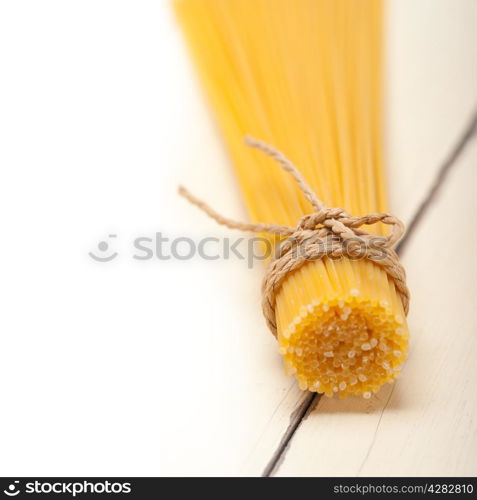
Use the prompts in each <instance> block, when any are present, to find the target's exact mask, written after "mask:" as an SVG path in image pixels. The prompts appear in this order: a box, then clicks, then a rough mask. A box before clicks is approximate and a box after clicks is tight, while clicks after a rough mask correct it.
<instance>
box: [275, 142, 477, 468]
mask: <svg viewBox="0 0 477 500" xmlns="http://www.w3.org/2000/svg"><path fill="white" fill-rule="evenodd" d="M476 164H477V140H476V139H475V138H474V139H473V140H472V142H471V143H470V144H469V145H468V147H467V149H466V151H465V153H464V155H463V157H462V158H461V160H460V161H459V162H458V164H456V165H455V167H454V169H453V171H452V172H451V174H450V176H449V178H448V180H447V182H446V183H445V185H444V186H442V188H441V190H440V192H439V195H438V197H437V198H436V199H435V200H434V204H433V206H432V207H431V209H430V211H429V213H428V215H427V217H426V218H425V219H423V220H422V221H421V223H420V226H419V230H418V231H416V233H415V234H414V235H413V237H412V240H411V241H410V242H409V243H408V246H407V248H406V251H405V255H404V257H403V262H404V264H405V265H406V267H407V269H408V273H409V283H410V286H411V289H412V291H413V303H412V309H411V314H410V327H411V331H412V332H413V335H412V340H411V355H410V358H409V360H408V362H407V366H406V367H405V369H404V370H403V374H402V377H401V378H400V379H399V380H398V381H397V382H396V383H395V384H394V385H392V386H388V388H386V390H384V391H381V392H380V393H379V394H378V395H377V396H374V397H373V398H372V399H371V400H370V401H365V400H363V399H358V398H353V399H349V400H347V401H345V402H343V401H340V400H338V399H326V398H322V399H321V400H320V402H319V403H318V405H317V407H316V409H315V410H314V411H313V412H312V413H311V414H310V415H309V416H308V418H307V419H306V420H304V421H303V423H302V425H301V427H300V428H299V430H298V431H297V432H296V434H295V436H294V438H293V440H292V442H291V446H290V448H289V450H288V452H287V454H286V456H285V459H284V461H283V463H282V464H281V466H280V468H279V470H278V475H324V476H328V475H329V476H341V475H344V476H374V475H378V476H400V475H402V476H408V475H409V476H475V475H476V474H477V424H476V422H475V419H474V415H475V413H476V412H477V391H476V390H475V386H474V384H475V382H476V381H477V364H476V363H475V359H476V357H477V336H476V332H477V317H476V315H475V304H476V301H477V285H476V283H477V264H476V263H475V256H476V255H477V238H476V236H475V232H474V230H473V227H474V226H475V223H474V222H473V214H474V213H475V211H476V210H477V199H476V197H475V188H474V187H475V183H476V180H477V175H476V169H475V166H476Z"/></svg>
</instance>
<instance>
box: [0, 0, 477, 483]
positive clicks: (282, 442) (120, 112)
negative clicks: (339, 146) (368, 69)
mask: <svg viewBox="0 0 477 500" xmlns="http://www.w3.org/2000/svg"><path fill="white" fill-rule="evenodd" d="M21 4H23V3H21ZM40 4H41V6H40ZM19 5H20V3H15V2H5V3H4V4H2V7H0V8H1V9H2V12H1V15H0V37H3V38H4V41H2V43H0V65H1V67H2V68H4V69H5V75H7V76H6V78H2V79H1V81H0V96H1V97H0V100H1V107H2V114H1V115H2V116H1V118H0V135H1V137H2V138H4V139H5V140H4V144H3V146H2V148H1V151H0V155H1V158H0V162H1V164H2V165H5V166H6V168H5V169H3V168H2V172H1V176H2V178H1V179H0V189H1V190H2V193H1V194H2V195H1V196H0V210H1V211H2V213H3V214H6V216H5V217H4V218H3V223H2V224H3V231H2V235H3V238H4V239H3V241H2V251H3V252H4V256H2V259H1V261H0V274H1V276H2V287H1V289H0V300H1V301H2V314H1V315H0V331H1V332H2V334H1V337H0V339H1V345H0V348H1V349H2V353H3V356H2V363H0V379H1V380H2V387H3V389H2V391H3V395H2V400H3V402H4V405H5V406H4V410H3V411H2V412H0V443H2V444H1V447H0V448H1V449H0V472H1V473H2V475H7V476H8V475H11V476H15V475H32V476H37V475H49V476H57V475H58V476H59V475H66V476H68V475H70V476H72V475H79V476H81V475H91V476H94V475H100V476H101V475H103V476H104V475H110V476H114V475H118V476H120V475H125V476H127V475H152V476H156V475H263V474H264V475H277V476H280V475H317V476H319V475H331V476H341V475H349V476H358V475H369V476H373V475H431V476H432V475H456V476H457V475H477V423H476V419H475V414H476V413H477V390H476V383H477V363H476V359H477V316H476V315H475V305H476V301H477V260H476V258H477V236H476V235H475V229H476V227H475V215H474V214H475V212H476V210H477V196H476V195H475V193H474V191H475V186H476V181H477V170H476V169H477V136H475V135H474V136H473V137H470V134H468V133H467V132H468V131H469V126H470V123H471V120H472V119H473V118H474V117H475V115H474V113H475V112H476V110H477V65H476V63H475V62H476V60H477V30H476V29H475V27H476V26H477V3H476V2H475V0H419V1H415V0H390V2H389V9H388V12H387V18H388V30H387V37H388V38H387V41H386V47H387V49H386V50H387V58H386V59H387V62H388V63H387V68H386V71H387V94H386V95H387V97H386V103H387V110H386V117H387V165H388V171H389V185H390V198H391V209H392V211H393V212H394V213H396V215H398V216H400V217H401V218H403V219H404V220H405V221H406V222H407V224H408V226H409V227H410V228H411V229H410V231H409V233H408V235H407V238H406V240H405V245H404V246H403V247H402V259H403V262H404V264H405V266H406V268H407V271H408V275H409V285H410V288H411V292H412V303H411V312H410V317H409V321H410V328H411V334H412V339H411V354H410V358H409V361H408V362H407V365H406V366H405V369H404V371H403V374H402V378H400V379H399V380H398V381H397V383H396V384H394V385H393V386H387V387H386V388H384V389H383V390H382V391H381V392H380V393H379V394H378V395H376V396H374V397H373V398H372V399H371V400H364V399H347V400H344V401H343V400H337V399H325V398H321V399H320V398H318V397H315V396H313V395H311V394H310V393H307V392H302V391H300V390H299V388H298V386H297V384H296V382H295V381H294V379H293V378H288V377H286V376H285V375H284V372H283V368H282V364H281V358H280V355H279V354H278V351H277V346H276V342H275V339H274V338H273V337H272V336H271V335H270V333H269V332H268V331H267V329H266V327H265V324H264V321H263V318H262V316H261V312H260V307H259V301H260V297H259V288H260V280H261V276H262V273H263V269H262V268H261V266H260V264H258V265H256V266H255V267H254V268H253V269H248V268H247V265H246V263H245V262H243V261H239V260H237V259H229V260H223V259H221V260H219V261H203V260H200V259H194V260H192V261H187V262H186V261H177V260H170V261H161V260H158V259H154V260H151V261H148V262H140V261H137V260H134V259H132V258H131V248H130V245H129V244H130V242H131V241H132V239H133V238H135V237H137V236H140V235H146V236H152V235H154V233H155V232H156V231H161V232H163V233H164V235H166V236H169V237H174V236H189V237H192V238H194V239H197V238H200V237H203V236H216V237H224V238H225V237H230V236H231V235H230V233H229V231H228V230H226V229H222V228H220V227H217V226H216V225H215V224H214V223H213V222H211V221H210V220H209V219H208V218H206V217H204V216H203V214H201V213H199V212H198V211H197V210H195V209H194V208H193V207H190V206H189V205H188V204H187V203H185V202H184V201H183V200H182V199H180V198H179V197H178V196H177V194H176V189H177V185H178V184H179V183H185V184H187V185H188V186H189V187H190V188H191V189H192V190H193V191H194V192H195V193H197V194H199V195H200V196H201V197H203V198H204V199H207V200H209V201H210V202H211V204H213V206H214V207H217V208H218V209H220V211H221V212H222V213H224V214H227V215H229V216H231V217H234V218H237V219H238V220H242V219H244V217H245V211H244V207H243V204H242V200H241V196H240V193H239V192H238V187H237V183H236V182H235V179H234V175H233V171H232V169H231V167H229V164H228V159H227V155H226V153H225V151H224V149H223V147H222V145H221V143H220V140H219V135H218V133H217V130H216V128H215V124H214V123H213V121H212V119H211V117H210V114H209V111H208V109H207V105H206V104H205V102H204V100H203V97H202V92H201V89H200V87H199V84H198V82H197V79H196V76H195V73H194V71H193V68H192V65H191V62H190V59H189V56H188V54H187V52H186V49H185V47H184V44H183V40H182V37H181V34H180V31H179V29H178V27H177V25H176V24H175V21H174V19H173V17H172V15H171V12H170V9H169V2H168V1H167V0H163V1H162V2H157V1H151V2H140V3H134V2H130V3H128V2H115V1H113V0H111V1H110V0H104V1H101V2H82V3H81V4H77V3H74V2H72V3H65V2H55V1H53V0H52V1H47V2H41V3H38V2H31V5H30V7H29V9H30V10H28V12H27V13H26V12H25V11H23V10H22V8H20V7H18V6H19ZM74 5H76V6H74ZM133 6H134V7H133ZM3 38H2V40H3ZM4 42H5V43H4ZM466 133H467V136H468V137H467V136H466ZM458 145H460V148H459V150H458V153H459V154H457V155H456V158H451V155H452V152H453V151H456V148H457V146H458ZM449 159H451V160H452V161H448V160H449ZM446 165H447V167H448V168H446V170H445V172H444V173H445V175H441V174H442V173H443V171H442V168H443V166H446ZM433 186H436V187H437V189H435V190H433ZM426 200H427V201H428V203H427V204H426V203H424V202H426ZM423 203H424V205H423ZM110 233H116V234H117V235H118V236H117V241H116V244H117V250H118V251H119V257H118V258H117V259H116V260H115V261H114V262H111V263H110V264H107V265H106V264H97V263H94V262H92V261H91V259H89V257H88V251H89V250H91V249H92V247H94V245H95V244H96V243H97V242H98V241H99V239H101V238H102V237H104V236H105V235H107V234H110ZM235 236H237V237H239V235H234V237H235Z"/></svg>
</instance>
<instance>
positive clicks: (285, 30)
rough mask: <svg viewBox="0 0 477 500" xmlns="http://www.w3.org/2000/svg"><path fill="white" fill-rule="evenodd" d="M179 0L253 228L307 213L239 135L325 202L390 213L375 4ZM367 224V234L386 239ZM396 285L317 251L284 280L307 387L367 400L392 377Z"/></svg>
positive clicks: (400, 354)
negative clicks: (279, 156)
mask: <svg viewBox="0 0 477 500" xmlns="http://www.w3.org/2000/svg"><path fill="white" fill-rule="evenodd" d="M175 6H176V10H177V12H178V14H179V18H180V20H181V23H182V25H183V27H184V31H185V34H186V37H187V39H188V41H189V45H190V47H191V50H192V52H193V55H194V57H195V60H196V62H197V67H198V69H199V72H200V74H201V77H202V80H203V82H204V85H205V88H206V91H207V94H208V97H209V99H210V102H211V104H212V107H213V110H214V112H215V115H216V117H217V120H218V122H219V124H220V127H221V130H222V132H223V135H224V139H225V141H226V143H227V145H228V148H229V151H230V154H231V158H232V161H233V163H234V166H235V169H236V172H237V175H238V179H239V182H240V185H241V188H242V192H243V193H244V197H245V202H246V205H247V208H248V212H249V215H250V218H251V220H252V221H253V222H261V223H262V222H268V223H275V224H277V225H281V226H287V227H296V226H297V223H298V222H299V221H301V220H302V219H303V216H304V215H305V214H310V206H309V204H308V200H307V199H306V197H305V196H303V192H302V190H300V188H299V186H297V183H296V182H295V179H293V176H290V175H289V173H287V172H284V171H283V170H281V169H279V168H277V166H276V164H275V163H274V160H273V158H269V157H268V156H267V155H264V154H263V152H262V153H261V152H259V151H256V150H254V149H250V148H246V147H244V145H243V137H244V136H246V135H251V136H254V137H257V138H260V139H263V140H264V141H266V143H268V144H270V145H273V146H274V147H275V148H277V149H278V150H280V151H282V152H284V153H285V154H286V156H287V157H288V158H290V159H291V160H292V161H293V164H294V165H295V166H296V167H297V169H298V170H299V171H300V172H301V175H302V176H303V178H304V179H306V182H307V184H308V185H309V186H310V190H312V191H313V192H314V193H316V195H317V196H318V198H319V200H320V202H322V203H323V204H324V205H325V206H327V207H342V208H343V209H345V210H346V212H343V213H349V214H352V215H356V214H358V215H363V214H368V213H373V212H385V210H386V191H385V185H384V184H385V183H384V168H383V160H382V137H381V131H382V123H381V84H382V82H381V52H380V47H381V46H382V40H381V36H382V3H381V0H360V1H359V2H356V1H353V0H176V2H175ZM260 144H262V146H263V147H262V148H261V149H266V147H267V145H266V144H263V143H260ZM259 149H260V148H259ZM272 156H273V154H272ZM275 156H276V155H275ZM330 213H334V212H330ZM336 213H337V214H338V212H336ZM344 219H345V217H344V216H343V219H342V220H344ZM337 220H338V216H337ZM369 220H371V221H372V219H369ZM369 224H370V225H369V226H366V228H365V229H366V232H367V233H371V234H375V235H376V236H384V235H385V234H386V228H385V227H384V225H382V224H379V223H378V224H374V223H373V222H370V223H369ZM371 224H372V225H371ZM320 227H321V226H320ZM268 237H270V238H271V241H273V243H274V244H275V243H276V238H274V237H273V235H268ZM398 284H399V283H398V282H397V281H396V280H395V279H393V277H392V276H390V275H389V274H388V273H387V272H386V270H385V269H384V268H383V267H382V266H380V265H378V264H377V263H376V262H373V261H371V260H369V259H361V260H355V259H351V258H348V257H346V256H344V257H341V258H339V259H336V258H332V257H331V256H330V255H325V256H323V257H322V258H318V259H315V260H310V261H307V262H306V263H304V264H303V265H301V266H300V267H298V268H297V269H296V270H293V271H292V272H289V273H287V274H286V276H285V277H284V279H283V281H281V283H280V286H279V288H277V290H276V294H274V298H273V301H274V303H273V305H274V308H273V316H274V317H273V321H272V323H273V325H272V331H274V333H275V334H276V336H277V339H278V343H279V350H280V352H281V354H282V355H283V358H284V361H285V367H286V370H287V372H288V373H290V374H295V376H296V378H297V379H298V382H299V385H300V387H301V388H302V389H309V390H311V391H316V392H320V393H324V394H326V395H327V396H331V395H333V393H338V394H339V395H340V396H346V395H349V394H360V395H363V396H364V397H370V396H371V393H372V392H377V391H378V390H379V388H380V387H381V386H382V385H383V384H384V383H386V382H392V381H393V380H394V379H395V377H396V376H397V375H398V373H399V371H400V369H401V365H402V363H403V361H404V360H405V357H406V354H407V349H408V328H407V323H406V319H405V316H406V306H407V303H406V297H405V294H404V295H403V293H402V289H399V287H398V286H397V285H398Z"/></svg>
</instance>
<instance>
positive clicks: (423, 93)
mask: <svg viewBox="0 0 477 500" xmlns="http://www.w3.org/2000/svg"><path fill="white" fill-rule="evenodd" d="M424 3H426V2H424ZM464 3H465V2H464ZM417 4H418V2H411V1H407V0H405V1H404V2H397V1H393V2H391V5H390V10H389V14H388V16H389V24H390V30H389V33H388V37H389V40H388V41H389V43H388V46H389V49H388V50H389V53H388V56H389V60H390V62H389V66H388V73H389V75H390V76H389V78H388V82H389V90H388V99H387V101H388V106H389V116H390V121H389V123H388V129H389V134H388V144H389V158H388V163H389V164H390V170H391V175H390V181H391V185H392V189H391V192H392V194H393V196H392V197H391V201H392V209H393V210H394V211H395V212H396V213H397V214H398V215H400V216H402V217H403V219H404V220H406V221H408V220H409V219H410V217H411V216H412V215H413V213H414V212H415V210H416V209H417V206H418V204H419V203H420V201H421V199H422V198H423V197H424V196H425V193H426V192H427V189H428V188H429V186H430V184H431V183H432V181H433V178H434V176H435V173H436V171H437V169H438V167H439V165H440V163H441V162H442V161H443V159H444V157H445V155H447V154H448V152H449V150H450V149H451V147H452V144H453V142H454V141H455V139H456V137H457V136H458V135H459V134H460V133H461V132H462V129H463V127H464V126H465V124H466V122H467V120H468V117H469V106H470V101H471V100H472V99H473V97H474V92H473V88H475V85H477V77H476V75H475V74H474V73H475V72H474V70H473V69H472V65H471V64H470V60H471V59H472V57H473V49H471V44H470V43H469V36H471V37H472V36H473V37H474V40H475V41H476V42H477V36H476V35H475V34H469V32H468V30H465V29H461V28H459V29H457V27H458V25H459V26H460V24H459V23H461V22H463V21H464V20H465V19H468V18H469V12H468V10H469V7H468V4H467V3H466V4H465V5H464V4H463V8H462V9H455V7H454V10H456V11H457V14H452V13H451V14H450V15H451V21H449V22H446V18H445V16H444V14H443V13H442V12H446V11H447V10H448V9H449V6H450V4H451V1H450V0H449V1H447V0H438V1H434V2H433V4H434V5H433V6H432V10H433V11H436V12H437V11H439V12H441V15H440V16H437V17H438V21H436V22H435V23H429V22H428V16H429V9H430V8H431V6H430V5H429V3H428V2H427V3H426V6H427V8H426V6H420V5H421V4H419V5H417ZM464 7H465V8H464ZM452 16H454V17H452ZM409 20H410V21H411V27H413V28H414V29H411V27H410V25H409V24H408V21H409ZM423 30H425V36H423ZM449 38H452V39H453V40H455V41H454V42H453V44H454V45H453V50H450V49H448V50H446V51H444V50H442V49H443V46H445V44H448V40H449ZM177 43H178V45H179V44H181V41H180V40H178V41H177ZM474 45H475V43H474ZM416 47H417V50H416ZM456 52H459V57H456ZM176 64H178V65H179V67H185V68H189V64H190V63H189V59H188V55H187V54H186V53H185V52H184V53H183V54H182V53H181V54H179V55H177V54H176ZM449 68H451V71H449ZM188 71H189V70H187V71H185V72H184V73H188ZM443 76H445V78H443ZM180 82H181V83H180V84H181V89H182V91H183V93H182V94H181V99H183V100H184V101H185V102H186V103H190V104H189V105H188V107H190V109H192V110H194V114H192V115H191V114H190V113H189V114H188V115H184V116H180V123H179V124H178V125H177V127H178V128H180V129H181V130H182V136H183V137H184V143H185V144H186V145H187V147H185V148H184V150H183V151H182V152H181V160H180V164H181V167H180V175H182V176H183V177H182V178H180V177H179V175H173V180H174V181H175V182H179V181H184V176H186V177H185V178H186V179H188V180H187V183H188V185H189V186H190V187H193V189H194V192H196V193H197V194H200V195H201V196H203V197H205V199H207V200H210V201H211V202H213V205H214V206H216V207H217V208H220V210H221V211H222V212H223V213H225V214H228V215H230V216H234V217H236V218H239V219H240V218H241V217H243V210H242V207H241V202H240V195H239V193H238V192H237V188H236V184H235V182H234V178H233V173H232V171H231V170H230V169H228V168H224V165H225V164H226V162H227V160H226V157H225V155H224V154H223V151H222V150H221V148H220V147H219V146H218V143H214V141H216V136H215V133H214V130H213V127H212V126H210V123H211V122H210V117H209V115H208V112H207V109H205V107H203V105H202V93H201V90H200V89H199V88H198V87H197V86H196V84H195V83H194V82H195V79H194V78H193V76H192V72H191V73H190V75H189V76H188V80H187V82H186V81H185V80H183V78H182V79H181V80H180ZM472 85H474V87H472ZM431 87H432V88H434V89H435V91H434V92H429V88H431ZM471 87H472V88H471ZM410 89H411V90H412V92H411V91H410ZM444 97H445V98H444ZM441 116H447V117H449V119H448V120H445V121H444V120H442V119H439V118H440V117H441ZM204 124H206V126H205V127H204ZM191 139H192V140H191ZM192 164H194V165H195V168H194V169H193V170H191V169H190V165H192ZM416 164H419V165H423V166H422V168H420V169H417V168H416ZM211 179H214V182H212V183H211V182H210V180H211ZM217 185H220V186H221V189H220V190H217V189H216V186H217ZM230 193H234V196H231V195H230ZM394 195H396V196H394ZM169 201H170V202H171V203H172V204H173V206H174V207H177V210H178V215H179V216H180V218H182V220H181V221H180V222H178V224H179V227H180V228H181V229H182V230H183V231H185V232H187V231H189V232H190V222H191V221H192V223H193V225H194V228H195V230H196V232H197V234H209V235H214V236H220V237H230V236H231V235H230V233H229V232H228V231H226V230H222V229H220V228H217V227H215V226H214V225H213V224H211V223H210V221H208V220H205V219H204V218H203V216H202V214H197V213H195V212H194V211H193V210H191V209H190V208H189V207H184V206H181V204H180V203H179V204H178V203H175V202H173V201H172V200H168V203H169ZM169 206H170V205H169ZM184 220H186V221H187V224H186V223H184ZM234 236H235V234H234ZM178 272H179V271H178ZM187 273H188V276H185V275H184V277H183V280H184V283H185V282H187V283H188V290H187V292H185V293H186V296H185V297H184V300H185V301H186V302H187V303H189V304H191V303H192V304H194V305H193V306H192V309H190V311H189V316H190V318H184V319H183V321H184V323H183V324H182V325H180V331H181V335H182V338H183V339H185V340H186V341H187V342H188V343H189V348H190V350H191V352H199V353H200V355H201V358H197V359H195V358H194V357H188V362H189V370H188V371H187V372H184V373H178V374H176V375H175V380H176V383H177V387H183V386H184V384H186V382H187V379H188V378H189V377H190V373H193V374H194V375H193V378H194V382H195V383H194V385H193V386H191V391H190V392H186V393H184V392H182V394H183V395H184V396H183V398H181V397H178V396H177V395H175V394H174V393H170V391H169V389H167V388H166V389H165V393H163V396H162V397H163V398H164V399H169V400H170V401H171V402H172V404H171V406H170V407H167V409H165V411H164V414H163V415H162V421H163V425H162V427H161V428H162V429H163V431H162V440H161V447H162V450H163V454H162V457H163V458H162V471H163V473H165V474H198V475H200V474H237V473H240V474H244V475H257V474H261V473H262V471H263V470H264V468H265V467H266V465H267V463H268V462H269V460H270V459H271V458H272V457H273V455H274V453H275V452H276V450H277V448H278V447H279V446H280V443H281V441H282V439H283V437H284V436H285V435H286V433H287V430H288V429H289V426H290V425H293V422H294V419H295V418H296V415H297V414H298V412H299V409H300V408H301V407H302V405H303V404H304V401H306V400H307V398H308V397H309V396H308V394H307V393H302V392H301V391H299V390H298V389H297V387H296V384H295V382H294V380H293V379H290V378H286V377H285V376H284V375H283V370H282V366H281V361H280V358H279V356H278V355H277V353H276V345H275V340H274V339H273V338H272V337H271V336H270V335H269V333H268V332H267V331H266V329H265V327H264V324H263V320H262V318H261V313H260V310H259V307H258V305H257V304H259V295H258V292H259V283H260V278H261V275H262V269H261V268H260V266H255V268H254V269H253V270H250V271H247V270H245V269H244V267H243V265H242V263H239V262H227V263H220V264H218V265H215V266H211V265H208V266H206V267H204V266H202V270H200V269H199V268H197V269H196V268H194V269H193V270H192V271H191V269H190V268H189V269H188V270H187ZM204 280H206V284H204ZM231 284H233V285H231ZM224 290H227V294H226V295H224ZM212 304H215V306H212ZM212 316H213V318H214V319H213V321H210V317H212ZM191 318H193V319H191ZM208 318H209V319H208ZM167 347H168V349H170V350H171V351H172V352H173V351H174V350H176V349H177V348H178V346H177V343H176V341H175V340H174V338H173V337H172V338H171V339H169V340H168V345H167ZM205 367H209V371H207V370H205ZM211 367H213V368H211ZM171 369H173V368H171ZM196 387H199V389H197V388H196ZM385 395H386V393H385V392H383V393H381V395H380V397H385ZM366 418H368V416H366Z"/></svg>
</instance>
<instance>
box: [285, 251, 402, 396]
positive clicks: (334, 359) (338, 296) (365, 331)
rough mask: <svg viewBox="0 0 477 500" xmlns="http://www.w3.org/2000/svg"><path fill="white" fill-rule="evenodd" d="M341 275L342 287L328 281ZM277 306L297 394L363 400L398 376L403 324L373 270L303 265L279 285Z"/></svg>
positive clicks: (386, 284) (396, 299)
mask: <svg viewBox="0 0 477 500" xmlns="http://www.w3.org/2000/svg"><path fill="white" fill-rule="evenodd" d="M344 268H346V269H347V273H346V275H347V277H348V280H347V281H346V282H344V281H343V280H340V279H336V280H335V281H333V280H330V276H333V274H334V275H335V278H338V277H339V276H343V275H344V272H343V270H344ZM333 270H334V271H335V272H334V273H333ZM365 278H366V279H365ZM297 290H298V291H299V292H298V293H299V295H300V300H299V302H296V304H297V306H298V304H299V306H298V307H295V306H294V304H293V300H290V299H291V298H292V297H293V296H294V295H295V294H296V291H297ZM319 290H321V291H322V294H321V295H319V294H316V292H317V291H319ZM303 304H306V305H305V306H304V305H303ZM277 305H278V341H279V346H280V352H281V354H282V355H283V357H284V362H285V369H286V371H287V373H288V374H290V375H291V374H293V375H295V377H296V378H297V380H298V383H299V385H300V388H301V389H303V390H310V391H313V392H318V393H322V394H325V395H326V396H333V395H334V394H338V396H340V397H346V396H349V395H361V396H363V397H369V395H371V394H373V393H376V392H378V391H379V389H380V388H381V387H382V386H383V384H385V383H392V382H393V380H394V379H395V378H396V377H397V376H398V375H399V373H400V371H401V367H402V365H403V363H404V361H405V359H406V356H407V352H408V342H409V332H408V328H407V323H406V318H405V314H404V311H403V305H402V302H401V299H400V296H399V295H398V294H397V293H396V289H395V287H394V284H393V283H392V282H391V281H390V280H389V279H388V278H387V277H386V275H385V273H383V271H381V270H380V269H378V268H377V266H375V265H374V264H372V263H370V262H363V261H358V262H350V261H347V260H345V259H343V260H341V261H336V262H331V261H329V260H326V259H325V261H324V262H322V263H318V262H313V263H310V264H308V265H307V269H306V271H305V272H302V273H300V272H298V273H295V274H292V275H291V276H290V277H289V278H288V279H287V283H286V286H285V287H284V290H283V291H282V293H281V296H280V297H279V298H278V302H277Z"/></svg>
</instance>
